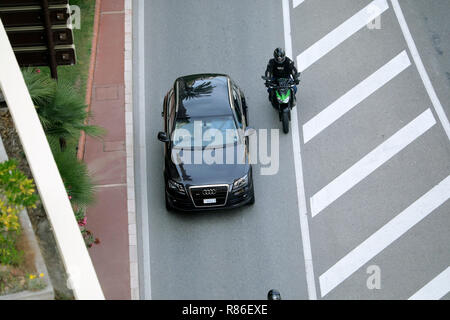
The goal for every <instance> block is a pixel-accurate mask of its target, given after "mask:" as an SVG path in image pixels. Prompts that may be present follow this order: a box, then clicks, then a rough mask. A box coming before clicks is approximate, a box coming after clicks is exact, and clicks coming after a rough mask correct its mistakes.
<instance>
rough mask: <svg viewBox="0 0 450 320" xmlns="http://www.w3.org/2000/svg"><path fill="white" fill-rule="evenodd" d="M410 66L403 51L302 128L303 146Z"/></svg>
mask: <svg viewBox="0 0 450 320" xmlns="http://www.w3.org/2000/svg"><path fill="white" fill-rule="evenodd" d="M410 65H411V62H410V61H409V58H408V54H407V53H406V51H403V52H402V53H400V54H399V55H398V56H396V57H395V58H394V59H392V60H391V61H390V62H388V63H387V64H385V65H384V66H383V67H381V68H380V69H379V70H378V71H376V72H375V73H374V74H372V75H371V76H370V77H368V78H367V79H365V80H364V81H363V82H361V83H360V84H358V85H357V86H356V87H354V88H353V89H351V90H350V91H349V92H347V93H346V94H345V95H343V96H342V97H341V98H339V99H338V100H336V101H335V102H333V103H332V104H331V105H330V106H329V107H327V108H326V109H324V110H323V111H322V112H321V113H319V114H318V115H317V116H315V117H314V118H313V119H311V120H310V121H308V122H307V123H306V124H305V125H304V126H303V138H304V141H305V144H306V143H308V142H309V141H310V140H311V139H312V138H314V137H315V136H316V135H318V134H319V133H320V132H322V131H323V130H324V129H326V128H327V127H328V126H330V125H331V124H332V123H334V122H335V121H336V120H338V119H339V118H340V117H342V116H343V115H344V114H345V113H347V112H348V111H350V110H351V109H352V108H354V107H355V106H356V105H358V104H359V103H361V102H362V101H363V100H365V99H366V98H368V97H369V96H370V95H371V94H373V93H374V92H375V91H377V90H378V89H380V88H381V87H382V86H384V85H385V84H386V83H388V82H389V81H391V80H392V79H394V78H395V77H396V76H397V75H398V74H400V73H401V72H402V71H403V70H405V69H406V68H408V67H409V66H410Z"/></svg>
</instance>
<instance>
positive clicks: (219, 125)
mask: <svg viewBox="0 0 450 320" xmlns="http://www.w3.org/2000/svg"><path fill="white" fill-rule="evenodd" d="M194 133H195V134H194ZM238 140H239V135H238V131H237V128H236V123H235V121H234V119H233V117H232V116H231V115H230V116H214V117H202V118H196V119H192V118H185V119H177V120H176V123H175V130H174V132H173V134H172V142H173V146H174V147H175V148H186V149H190V148H199V147H202V148H220V147H224V146H226V145H228V144H235V143H236V142H237V141H238Z"/></svg>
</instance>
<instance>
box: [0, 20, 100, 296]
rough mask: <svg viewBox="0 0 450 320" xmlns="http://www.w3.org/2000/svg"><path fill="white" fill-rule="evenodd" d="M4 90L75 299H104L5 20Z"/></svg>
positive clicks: (1, 47)
mask: <svg viewBox="0 0 450 320" xmlns="http://www.w3.org/2000/svg"><path fill="white" fill-rule="evenodd" d="M0 88H1V90H2V92H3V95H4V97H5V100H6V102H7V104H8V108H9V111H10V113H11V115H12V118H13V120H14V123H15V126H16V130H17V132H18V134H19V137H20V140H21V142H22V146H23V149H24V151H25V154H26V156H27V159H28V163H29V165H30V168H31V171H32V173H33V177H34V181H35V183H36V186H37V188H38V190H39V194H40V196H41V199H42V202H43V204H44V207H45V211H46V212H47V217H48V219H49V221H50V223H51V225H52V229H53V233H54V235H55V238H56V242H57V244H58V248H59V252H60V254H61V257H62V260H63V262H64V266H65V269H66V272H67V275H68V276H69V281H70V284H71V288H72V290H73V292H74V295H75V298H76V299H79V300H103V299H104V295H103V292H102V289H101V287H100V283H99V281H98V278H97V275H96V273H95V270H94V266H93V264H92V261H91V258H90V256H89V253H88V251H87V248H86V245H85V243H84V240H83V237H82V236H81V233H80V229H79V227H78V224H77V221H76V219H75V216H74V213H73V210H72V206H71V204H70V201H69V198H68V196H67V193H66V190H65V187H64V184H63V181H62V179H61V176H60V175H59V171H58V168H57V167H56V163H55V160H54V158H53V154H52V152H51V150H50V146H49V145H48V142H47V139H46V137H45V133H44V130H43V129H42V126H41V123H40V121H39V118H38V115H37V113H36V109H35V107H34V105H33V102H32V101H31V97H30V94H29V93H28V89H27V87H26V85H25V82H24V79H23V76H22V72H21V71H20V68H19V65H18V63H17V60H16V58H15V56H14V52H13V50H12V48H11V44H10V43H9V40H8V36H7V34H6V31H5V29H4V27H3V24H2V22H1V20H0Z"/></svg>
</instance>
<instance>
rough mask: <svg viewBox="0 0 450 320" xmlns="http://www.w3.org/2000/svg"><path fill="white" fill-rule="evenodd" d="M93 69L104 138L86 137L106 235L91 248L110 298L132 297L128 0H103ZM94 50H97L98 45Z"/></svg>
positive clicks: (96, 116) (93, 219)
mask: <svg viewBox="0 0 450 320" xmlns="http://www.w3.org/2000/svg"><path fill="white" fill-rule="evenodd" d="M97 6H100V7H99V12H98V13H99V28H98V34H97V36H98V38H97V46H96V55H95V67H94V69H93V79H92V80H93V81H92V98H91V104H90V108H91V112H92V115H93V119H92V120H91V121H90V123H91V124H95V125H99V126H101V127H103V128H105V129H106V130H107V131H108V133H107V135H106V136H105V138H104V140H103V141H99V140H96V139H92V138H89V137H88V138H86V145H85V153H84V160H85V162H86V163H87V165H88V167H89V170H90V171H91V173H92V174H93V178H94V181H95V183H96V185H97V186H98V190H97V194H96V198H97V201H96V204H95V205H94V206H92V207H91V208H89V209H88V212H87V215H88V227H89V229H90V230H91V231H92V232H93V233H94V235H95V237H98V238H99V239H100V241H101V243H100V244H99V245H95V246H94V247H93V248H92V249H91V250H90V255H91V258H92V261H93V263H94V266H95V269H96V271H97V275H98V277H99V280H100V283H101V286H102V288H103V291H104V293H105V297H106V298H107V299H121V300H122V299H131V291H130V260H129V230H128V223H129V221H128V207H127V154H126V128H125V84H124V71H125V70H124V47H125V27H124V21H125V8H124V0H101V1H100V2H99V3H98V4H97ZM93 52H95V50H93Z"/></svg>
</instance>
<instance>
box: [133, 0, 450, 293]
mask: <svg viewBox="0 0 450 320" xmlns="http://www.w3.org/2000/svg"><path fill="white" fill-rule="evenodd" d="M142 2H143V1H142ZM142 2H139V1H135V5H136V6H138V7H139V10H138V11H139V13H135V22H134V28H135V30H137V31H135V39H134V45H135V53H134V54H135V65H134V68H135V70H139V71H138V72H135V78H134V81H135V98H134V103H135V106H136V107H135V108H136V110H139V112H135V123H136V124H137V129H136V136H137V138H136V141H135V143H136V146H137V148H136V150H135V152H136V159H138V160H137V163H136V170H137V173H136V179H137V181H136V186H137V190H138V192H137V195H136V197H137V200H138V201H137V208H136V209H137V212H138V213H139V218H138V225H139V226H140V228H139V231H138V232H139V234H138V236H139V237H138V238H139V241H140V243H139V250H140V252H139V260H140V273H139V276H140V279H141V294H143V296H144V297H146V298H150V297H151V298H153V299H264V298H265V296H266V293H267V291H268V290H269V289H271V288H277V289H279V290H280V291H281V293H282V295H283V298H284V299H308V283H307V281H306V277H307V273H306V270H305V261H304V248H308V247H309V245H310V246H311V251H312V258H313V259H312V264H313V267H314V269H313V270H308V274H310V275H311V272H312V271H314V279H315V290H316V292H317V297H318V298H325V299H408V298H410V297H411V296H412V295H413V294H415V293H416V292H418V291H419V290H420V289H421V288H424V287H425V289H424V291H423V292H425V293H428V292H429V290H428V289H427V288H428V287H426V285H427V284H428V283H430V282H431V281H432V280H433V279H434V278H436V277H437V276H438V275H439V274H441V275H446V274H447V273H445V271H446V270H448V269H447V268H448V267H449V266H450V250H449V249H450V234H449V230H450V215H449V213H450V202H449V201H448V197H449V195H450V191H449V190H450V188H447V187H448V180H446V179H447V178H448V176H449V174H450V161H449V160H450V144H449V137H448V136H447V135H446V132H445V126H446V125H447V126H448V120H447V124H445V115H446V116H447V117H448V115H449V113H450V112H449V110H450V106H449V101H450V96H449V92H450V90H449V88H450V80H449V76H448V75H449V74H450V66H449V61H450V59H448V53H449V51H448V49H449V48H450V43H449V40H448V39H447V38H448V36H446V35H448V34H449V31H450V27H449V24H448V21H447V17H448V12H450V3H449V2H448V1H445V0H434V1H433V5H431V4H429V2H428V1H420V0H414V1H404V0H403V1H402V0H400V6H401V9H403V13H404V18H405V20H406V22H407V24H408V26H409V29H410V31H411V34H412V38H413V39H414V41H415V44H416V45H417V49H418V51H419V53H420V56H421V58H422V59H423V60H422V61H423V64H424V66H425V70H426V71H427V73H428V75H429V77H430V79H431V85H432V87H433V88H434V90H435V91H436V94H437V99H438V100H439V102H440V103H441V105H442V109H443V114H444V118H443V117H442V113H441V114H439V110H437V108H436V104H435V101H432V100H431V99H430V96H429V88H428V90H427V88H426V86H425V85H424V80H423V78H422V77H421V74H420V73H419V69H418V68H417V66H416V61H415V59H414V56H413V55H412V52H411V47H410V43H407V41H406V40H405V36H404V30H402V28H401V25H400V23H399V17H398V11H395V10H394V6H393V2H391V1H386V4H387V8H385V10H384V11H383V12H382V13H381V15H380V17H381V18H380V20H379V22H380V26H381V28H380V29H369V28H367V27H365V26H364V27H361V28H356V27H355V24H358V23H357V19H356V20H355V19H353V20H351V21H349V22H348V23H347V24H346V27H345V28H344V29H337V31H339V32H337V33H335V36H334V39H338V38H342V39H341V40H342V41H340V42H339V43H337V44H335V48H333V49H332V50H327V49H326V47H327V45H328V44H329V43H330V40H327V35H328V34H329V33H330V32H332V31H333V30H336V28H338V27H339V26H340V25H341V24H342V23H344V22H345V21H348V19H350V18H352V17H355V15H356V17H357V18H358V17H361V16H362V17H363V18H364V16H365V15H367V11H363V10H364V8H366V7H367V6H368V5H369V4H370V3H372V1H370V0H340V1H339V5H337V4H336V1H335V0H314V1H313V0H305V1H294V2H291V1H290V2H289V4H290V5H289V7H290V8H289V13H290V20H289V21H286V15H284V16H283V8H282V2H281V1H261V0H247V1H238V0H233V1H232V0H228V1H219V0H196V1H194V0H191V1H176V0H172V1H168V0H164V1H162V0H150V1H147V0H146V1H145V2H144V4H142ZM293 3H299V4H298V6H296V7H295V8H294V6H293ZM376 4H378V5H380V4H381V5H384V1H380V0H377V1H376ZM358 13H359V15H358ZM355 21H356V22H355ZM286 23H287V24H289V26H290V28H291V37H292V43H291V44H292V55H293V59H295V60H296V57H297V56H298V55H301V57H302V59H301V61H300V63H302V64H303V63H305V61H307V60H308V59H309V61H311V63H310V64H309V65H305V68H304V70H303V68H302V70H303V75H302V84H301V87H300V90H299V93H298V105H299V108H298V124H299V128H298V130H299V132H298V133H299V136H300V149H301V157H302V162H301V163H300V165H301V166H302V169H303V173H304V180H303V181H302V183H298V181H296V178H295V169H296V167H295V164H294V154H293V150H294V144H293V140H292V138H291V135H290V134H289V135H281V136H280V151H281V156H280V171H279V173H278V174H277V175H274V176H262V175H260V174H259V166H256V170H255V171H254V172H255V173H256V174H255V178H254V179H255V188H256V189H255V191H256V196H257V202H256V204H255V205H254V206H253V207H246V208H243V209H240V210H235V211H229V212H211V213H207V214H176V213H175V214H174V213H168V212H167V211H166V210H165V206H164V190H163V188H164V187H163V176H162V170H163V156H162V152H163V147H162V145H161V144H160V142H158V141H157V139H156V135H157V133H158V131H160V130H161V129H162V127H163V124H162V118H161V117H160V112H161V109H162V101H163V97H164V95H165V94H166V92H167V91H168V90H169V88H170V87H171V86H172V84H173V81H174V80H175V79H176V78H177V77H179V76H182V75H186V74H191V73H202V72H217V73H227V74H229V75H230V76H231V77H232V78H233V79H234V80H235V81H236V82H237V83H238V84H239V85H240V87H241V88H242V89H243V91H244V92H245V94H246V97H247V100H248V103H249V107H250V122H251V125H252V126H253V127H255V128H258V129H261V128H266V129H268V128H280V124H279V122H278V119H277V118H276V115H275V114H274V112H273V110H271V107H270V106H269V104H268V101H267V97H266V92H265V88H264V86H263V83H262V81H261V80H260V75H261V74H262V73H263V72H264V69H265V65H266V62H267V60H268V59H269V58H270V56H271V53H272V51H273V49H274V48H275V47H277V46H285V44H286V42H285V41H286V39H285V34H284V26H285V24H286ZM346 32H347V33H348V35H347V36H346ZM321 39H325V40H323V41H322V46H321V47H320V48H319V49H318V51H316V52H312V51H308V50H309V49H310V48H311V47H312V46H314V45H315V44H316V43H318V41H320V40H321ZM324 48H325V49H324ZM311 52H312V53H311ZM317 52H322V53H323V56H321V57H318V54H317ZM310 53H311V54H310ZM303 58H304V59H303ZM390 61H391V63H390V64H389V65H387V66H386V64H387V63H388V62H390ZM371 75H374V76H373V77H370V76H371ZM422 76H423V74H422ZM359 84H361V85H359ZM358 85H359V86H358ZM368 88H372V89H371V90H372V91H371V92H369V93H368V91H370V90H369V89H368ZM137 106H139V107H137ZM330 106H334V108H335V109H334V110H335V111H336V110H338V111H339V110H340V111H339V112H340V115H339V117H336V112H330V110H331V109H330ZM344 109H345V112H343V111H342V110H344ZM339 112H337V113H339ZM319 114H322V115H323V117H322V118H320V117H318V115H319ZM330 119H332V120H330ZM443 119H444V120H443ZM324 123H327V125H326V126H325V127H323V124H324ZM321 126H322V127H321ZM318 128H320V129H318ZM293 129H295V128H293ZM294 143H295V139H294ZM297 170H298V168H297ZM344 173H345V174H344ZM342 175H343V176H344V177H342ZM303 184H304V186H305V190H304V192H305V196H306V198H305V199H303V200H306V203H307V214H308V225H309V233H308V237H306V239H308V238H309V237H310V243H309V241H308V243H303V242H302V239H303V241H304V240H305V237H302V233H301V232H302V231H303V232H304V233H303V236H305V229H304V228H302V229H301V227H300V221H299V205H298V203H299V200H300V201H301V200H302V199H298V198H297V186H301V185H303ZM400 218H401V219H400ZM373 268H375V269H373ZM368 270H369V271H370V270H377V272H379V279H378V278H377V279H378V280H379V281H375V282H373V283H376V284H379V286H378V285H377V286H376V288H375V289H369V288H368V286H367V281H368V279H372V280H373V278H371V276H373V275H374V273H372V271H370V274H369V273H368ZM377 272H375V273H377ZM376 275H377V274H375V276H376ZM437 279H441V278H437ZM447 279H448V278H447ZM449 283H450V280H448V281H439V284H438V286H437V287H438V289H441V290H442V288H444V289H445V288H448V287H449ZM309 289H310V290H311V283H310V284H309ZM144 293H145V294H144ZM444 298H450V297H449V295H448V294H447V295H445V296H444Z"/></svg>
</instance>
